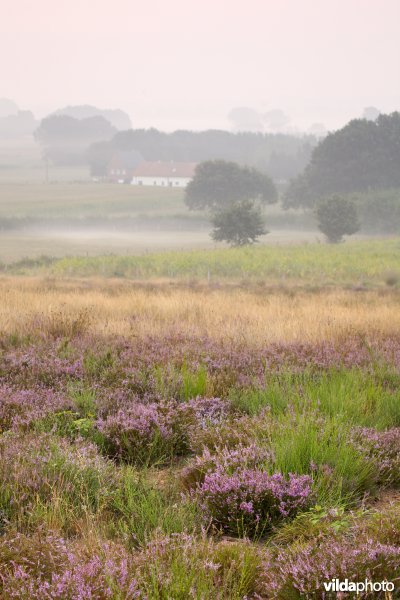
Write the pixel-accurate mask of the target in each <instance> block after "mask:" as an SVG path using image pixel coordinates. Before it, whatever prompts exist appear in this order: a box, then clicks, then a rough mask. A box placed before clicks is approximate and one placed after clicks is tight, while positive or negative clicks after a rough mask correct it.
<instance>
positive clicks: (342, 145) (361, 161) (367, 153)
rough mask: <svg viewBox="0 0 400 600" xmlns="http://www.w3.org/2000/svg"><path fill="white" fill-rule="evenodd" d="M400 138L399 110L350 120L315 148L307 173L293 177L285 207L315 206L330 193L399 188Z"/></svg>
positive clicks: (286, 196)
mask: <svg viewBox="0 0 400 600" xmlns="http://www.w3.org/2000/svg"><path fill="white" fill-rule="evenodd" d="M399 139H400V113H399V112H395V113H392V114H391V115H379V116H378V118H377V119H376V120H375V121H371V120H366V119H356V120H353V121H350V123H349V124H348V125H346V126H345V127H343V129H340V130H339V131H336V132H335V133H330V134H329V135H328V136H327V137H326V138H324V139H323V140H322V141H321V142H320V143H319V144H318V146H317V147H316V148H315V149H314V151H313V153H312V156H311V161H310V163H309V164H308V166H307V167H306V169H305V170H304V172H303V173H302V174H301V175H299V176H297V177H296V178H295V179H293V180H292V182H291V184H290V186H289V188H288V190H287V193H286V195H285V199H284V206H285V207H286V208H290V207H292V208H298V207H313V206H315V204H316V202H317V201H318V199H319V198H321V197H325V196H328V195H331V194H349V193H353V192H364V191H368V190H377V189H385V188H386V189H387V188H396V187H400V168H399V165H400V143H399Z"/></svg>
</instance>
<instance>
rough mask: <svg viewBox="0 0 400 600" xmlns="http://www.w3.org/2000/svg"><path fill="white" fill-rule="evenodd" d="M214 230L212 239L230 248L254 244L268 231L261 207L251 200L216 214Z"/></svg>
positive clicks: (235, 204) (223, 209) (243, 201)
mask: <svg viewBox="0 0 400 600" xmlns="http://www.w3.org/2000/svg"><path fill="white" fill-rule="evenodd" d="M211 223H212V224H213V226H214V229H213V231H212V233H211V237H212V239H213V240H215V241H216V242H228V244H229V245H230V246H245V245H248V244H253V243H254V242H256V241H257V238H258V237H260V235H265V234H266V233H268V231H267V230H266V228H265V223H264V219H263V217H262V214H261V210H260V208H259V207H257V206H255V205H254V202H252V201H251V200H242V201H239V202H235V203H234V204H233V205H231V206H226V207H225V208H222V209H220V210H218V211H217V212H215V213H214V214H213V216H212V218H211Z"/></svg>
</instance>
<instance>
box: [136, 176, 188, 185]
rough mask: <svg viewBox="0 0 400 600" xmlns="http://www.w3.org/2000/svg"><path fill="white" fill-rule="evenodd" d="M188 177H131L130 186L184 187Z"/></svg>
mask: <svg viewBox="0 0 400 600" xmlns="http://www.w3.org/2000/svg"><path fill="white" fill-rule="evenodd" d="M190 181H191V178H190V177H140V176H137V177H133V179H132V185H147V186H160V187H186V186H187V184H188V183H189V182H190Z"/></svg>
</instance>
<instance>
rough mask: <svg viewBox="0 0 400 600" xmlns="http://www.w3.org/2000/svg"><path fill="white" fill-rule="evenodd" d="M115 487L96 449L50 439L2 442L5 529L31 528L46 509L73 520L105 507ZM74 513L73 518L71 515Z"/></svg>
mask: <svg viewBox="0 0 400 600" xmlns="http://www.w3.org/2000/svg"><path fill="white" fill-rule="evenodd" d="M116 483H117V473H116V470H115V467H114V466H113V464H112V463H111V462H110V461H107V460H106V459H104V458H102V457H101V456H99V454H98V452H97V448H96V446H94V445H92V444H88V443H85V442H83V441H79V440H77V441H75V443H74V444H73V445H72V444H70V443H69V442H68V441H67V440H64V439H61V438H57V437H55V436H51V435H48V434H42V435H40V436H39V435H34V434H19V433H18V434H17V433H13V432H8V433H6V434H3V435H2V436H1V437H0V488H1V495H0V515H1V516H2V518H3V521H4V522H5V523H8V522H9V521H11V522H16V523H19V522H21V523H26V522H29V521H32V522H34V521H35V519H36V518H37V519H39V521H40V519H41V518H42V517H43V515H44V511H45V508H46V507H47V509H48V510H49V511H50V512H51V511H57V510H58V511H59V516H60V518H64V517H65V518H66V519H67V520H68V518H69V516H70V517H71V518H72V517H74V518H77V517H79V516H82V515H84V514H86V513H94V512H97V511H99V510H100V509H102V508H103V507H104V506H105V505H107V504H108V502H109V500H110V497H111V494H112V492H113V490H114V489H115V486H116ZM72 513H73V514H72Z"/></svg>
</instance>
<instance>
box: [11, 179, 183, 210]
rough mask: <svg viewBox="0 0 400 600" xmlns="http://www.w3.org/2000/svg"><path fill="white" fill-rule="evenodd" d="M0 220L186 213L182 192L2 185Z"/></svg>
mask: <svg viewBox="0 0 400 600" xmlns="http://www.w3.org/2000/svg"><path fill="white" fill-rule="evenodd" d="M0 194H1V201H0V218H10V217H15V218H27V217H30V218H36V219H46V220H49V219H51V218H58V219H59V218H61V217H73V218H76V219H79V218H85V217H93V218H95V217H114V218H116V217H126V216H130V217H134V216H137V215H141V214H144V213H151V214H154V215H158V216H159V215H161V216H168V215H169V214H171V213H172V214H176V213H179V212H181V213H182V212H188V210H187V208H186V207H185V205H184V203H183V192H182V190H170V189H167V188H166V189H160V188H149V187H140V186H131V185H117V184H107V183H94V182H92V181H87V182H73V181H70V182H62V181H61V182H53V183H49V184H45V183H29V184H28V183H24V182H21V183H17V182H13V183H7V182H6V183H2V182H1V179H0Z"/></svg>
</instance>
